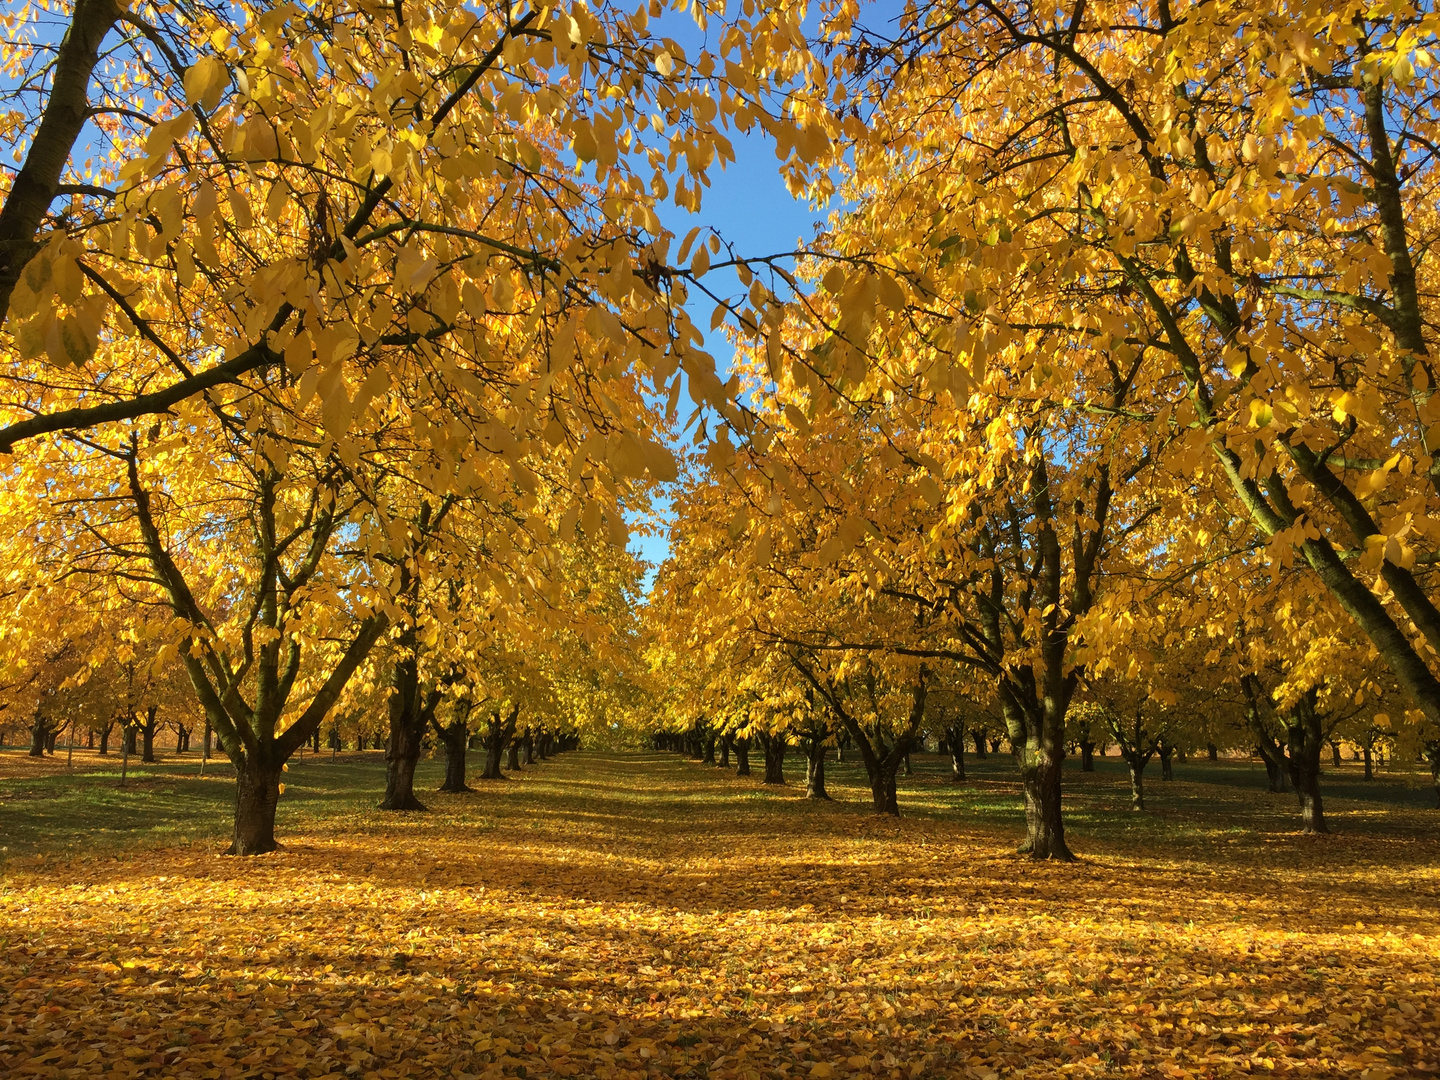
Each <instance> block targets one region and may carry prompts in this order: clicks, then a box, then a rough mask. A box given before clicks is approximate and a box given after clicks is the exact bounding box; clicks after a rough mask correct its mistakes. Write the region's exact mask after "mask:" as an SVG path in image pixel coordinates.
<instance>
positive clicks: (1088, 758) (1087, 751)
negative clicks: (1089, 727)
mask: <svg viewBox="0 0 1440 1080" xmlns="http://www.w3.org/2000/svg"><path fill="white" fill-rule="evenodd" d="M1080 771H1081V772H1094V771H1095V744H1094V743H1093V742H1092V741H1091V740H1089V739H1081V740H1080Z"/></svg>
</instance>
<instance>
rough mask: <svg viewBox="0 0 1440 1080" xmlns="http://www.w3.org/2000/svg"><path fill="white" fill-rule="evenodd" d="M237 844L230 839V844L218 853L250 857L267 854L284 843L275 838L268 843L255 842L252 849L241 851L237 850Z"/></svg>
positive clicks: (277, 849)
mask: <svg viewBox="0 0 1440 1080" xmlns="http://www.w3.org/2000/svg"><path fill="white" fill-rule="evenodd" d="M239 846H240V845H239V843H238V842H237V841H235V840H232V841H230V846H229V847H228V848H226V849H225V850H224V851H222V852H221V853H220V854H221V855H235V856H237V857H239V858H250V857H251V856H254V855H269V854H270V853H271V852H272V851H279V850H281V848H282V847H283V846H284V845H282V844H281V843H279V842H278V841H276V840H271V841H270V842H269V843H268V844H263V843H262V844H257V845H256V846H255V847H254V849H253V850H246V851H241V850H239Z"/></svg>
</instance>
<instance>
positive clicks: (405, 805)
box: [376, 794, 430, 811]
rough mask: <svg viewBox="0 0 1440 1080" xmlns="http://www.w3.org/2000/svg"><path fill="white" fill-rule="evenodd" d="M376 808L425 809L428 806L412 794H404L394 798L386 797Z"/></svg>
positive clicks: (427, 808)
mask: <svg viewBox="0 0 1440 1080" xmlns="http://www.w3.org/2000/svg"><path fill="white" fill-rule="evenodd" d="M376 809H378V810H426V811H428V810H429V809H430V808H429V807H428V806H426V805H425V804H424V803H422V802H421V801H420V800H419V799H417V798H416V797H415V796H414V795H413V794H411V795H405V796H402V797H400V798H396V799H386V800H384V801H383V802H381V804H380V805H379V806H378V807H376Z"/></svg>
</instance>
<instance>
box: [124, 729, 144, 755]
mask: <svg viewBox="0 0 1440 1080" xmlns="http://www.w3.org/2000/svg"><path fill="white" fill-rule="evenodd" d="M139 732H140V728H139V726H138V725H136V724H127V725H126V726H125V729H124V731H123V732H122V733H121V735H122V738H123V740H124V743H125V753H127V754H133V753H135V747H136V745H137V741H136V736H137V735H138V734H139Z"/></svg>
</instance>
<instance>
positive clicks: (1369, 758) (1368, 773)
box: [1361, 746, 1375, 780]
mask: <svg viewBox="0 0 1440 1080" xmlns="http://www.w3.org/2000/svg"><path fill="white" fill-rule="evenodd" d="M1361 749H1362V750H1363V751H1364V753H1365V779H1366V780H1374V779H1375V755H1374V754H1373V753H1371V752H1370V747H1369V746H1364V747H1361Z"/></svg>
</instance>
